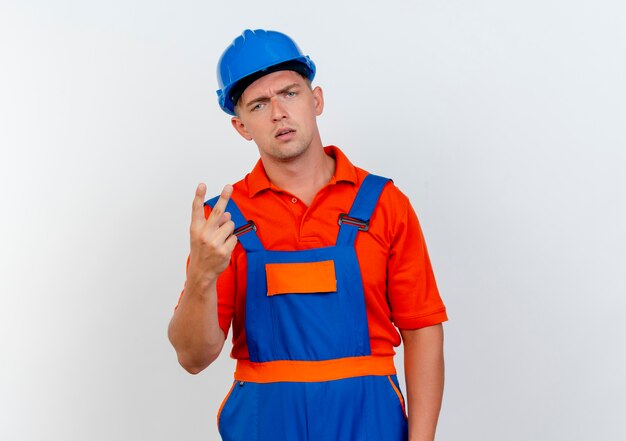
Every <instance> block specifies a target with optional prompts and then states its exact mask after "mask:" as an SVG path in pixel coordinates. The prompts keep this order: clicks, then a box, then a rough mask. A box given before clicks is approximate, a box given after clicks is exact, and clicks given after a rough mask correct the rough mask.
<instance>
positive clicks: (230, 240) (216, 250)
mask: <svg viewBox="0 0 626 441" xmlns="http://www.w3.org/2000/svg"><path fill="white" fill-rule="evenodd" d="M232 193H233V187H232V186H230V185H226V186H225V187H224V189H223V190H222V193H221V194H220V197H219V199H218V201H217V203H216V204H215V207H213V210H212V211H211V214H210V215H209V217H208V218H206V219H205V217H204V200H205V199H204V197H205V195H206V185H205V184H199V185H198V188H197V189H196V196H195V197H194V199H193V206H192V210H191V226H190V228H189V235H190V242H191V251H190V253H189V269H188V274H187V277H188V279H196V280H198V281H201V280H204V281H208V282H214V281H215V280H217V277H218V276H219V275H220V274H221V273H222V272H223V271H224V270H225V269H226V267H227V266H228V263H229V261H230V256H231V254H232V252H233V249H234V248H235V245H236V244H237V236H235V235H234V234H233V231H234V229H235V224H234V222H233V221H232V220H231V219H230V213H228V212H226V211H225V210H226V204H227V203H228V200H229V199H230V196H231V195H232Z"/></svg>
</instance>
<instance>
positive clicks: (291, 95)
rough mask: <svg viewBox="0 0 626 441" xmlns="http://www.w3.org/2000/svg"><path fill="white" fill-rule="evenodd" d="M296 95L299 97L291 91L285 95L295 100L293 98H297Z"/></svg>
mask: <svg viewBox="0 0 626 441" xmlns="http://www.w3.org/2000/svg"><path fill="white" fill-rule="evenodd" d="M296 95H297V93H296V92H294V91H293V90H290V91H289V92H287V93H286V94H285V96H286V97H287V98H293V97H294V96H296Z"/></svg>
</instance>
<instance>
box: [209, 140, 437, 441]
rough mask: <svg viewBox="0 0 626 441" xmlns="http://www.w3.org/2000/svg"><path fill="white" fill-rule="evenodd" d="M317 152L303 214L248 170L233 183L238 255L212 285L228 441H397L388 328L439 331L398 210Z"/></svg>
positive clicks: (399, 421)
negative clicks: (229, 371)
mask: <svg viewBox="0 0 626 441" xmlns="http://www.w3.org/2000/svg"><path fill="white" fill-rule="evenodd" d="M325 150H326V153H327V154H328V155H330V156H332V157H334V158H335V161H336V169H335V174H334V176H333V178H332V179H331V181H330V182H329V183H328V184H327V185H326V186H325V187H324V188H322V189H321V190H320V191H319V192H318V194H317V195H316V197H315V198H314V200H313V202H312V203H311V205H310V206H308V207H307V206H306V205H304V204H303V203H301V201H299V200H298V199H297V198H296V197H294V196H293V195H291V194H289V193H287V192H285V191H282V190H281V189H279V188H277V187H275V186H273V185H272V184H271V183H270V182H269V179H268V178H267V175H266V174H265V171H264V170H263V167H262V164H261V162H260V161H259V163H258V164H257V166H256V167H255V169H254V170H253V171H252V172H251V173H250V174H249V175H247V176H246V178H244V179H243V180H242V181H240V182H238V183H237V184H235V185H234V192H233V196H232V198H231V200H230V201H229V204H228V206H227V209H226V211H229V212H230V213H231V215H232V219H233V221H234V222H235V228H236V234H237V235H238V236H239V243H238V245H237V247H236V248H235V251H234V252H233V255H232V257H231V263H230V265H229V267H228V268H227V270H226V271H225V272H224V273H222V275H220V277H219V279H218V282H217V293H218V315H219V322H220V327H221V328H222V330H223V331H224V333H225V335H226V334H227V333H228V329H229V327H230V324H231V322H232V324H233V351H232V353H231V356H232V357H234V358H235V359H237V367H236V371H235V381H234V383H233V386H232V388H231V390H230V391H229V393H228V395H227V397H226V398H225V400H224V402H223V403H222V406H221V407H220V411H219V414H218V426H219V430H220V434H221V436H222V439H224V440H226V441H237V440H260V441H265V440H268V441H269V440H272V441H280V440H290V441H296V440H351V441H352V440H355V441H356V440H379V441H384V440H389V441H401V440H406V438H407V420H406V411H405V409H404V399H403V397H402V393H401V392H400V387H399V385H398V381H397V378H396V375H395V374H396V371H395V367H394V363H393V355H394V353H395V351H394V349H393V348H394V347H395V346H398V345H399V344H400V335H399V333H398V330H397V328H400V329H417V328H422V327H425V326H431V325H434V324H438V323H441V322H443V321H445V320H447V316H446V310H445V306H444V305H443V302H442V301H441V298H440V296H439V293H438V290H437V287H436V283H435V280H434V276H433V273H432V268H431V265H430V260H429V258H428V253H427V251H426V246H425V243H424V240H423V236H422V233H421V229H420V227H419V223H418V221H417V217H416V216H415V213H414V211H413V209H412V208H411V206H410V203H409V202H408V199H407V198H406V197H405V196H404V195H403V194H402V193H401V192H400V191H399V190H398V189H397V187H395V185H394V184H393V183H391V182H390V181H389V180H388V179H385V178H381V177H379V176H374V175H370V174H368V173H367V172H365V171H364V170H361V169H359V168H357V167H354V166H353V165H352V164H351V163H350V161H349V160H348V159H347V158H346V157H345V155H344V154H343V153H342V152H341V151H340V150H339V149H338V148H336V147H333V146H331V147H327V148H326V149H325ZM216 201H217V198H215V199H213V200H211V201H208V202H207V203H206V215H207V216H208V214H209V212H210V207H211V206H212V205H213V204H214V203H215V202H216Z"/></svg>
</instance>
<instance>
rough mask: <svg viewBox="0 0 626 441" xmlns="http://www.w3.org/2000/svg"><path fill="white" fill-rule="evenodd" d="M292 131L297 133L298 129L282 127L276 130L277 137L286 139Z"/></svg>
mask: <svg viewBox="0 0 626 441" xmlns="http://www.w3.org/2000/svg"><path fill="white" fill-rule="evenodd" d="M292 133H296V131H295V130H294V129H290V128H288V127H286V128H284V129H280V130H279V131H278V132H276V138H278V139H285V138H288V137H290V136H291V134H292Z"/></svg>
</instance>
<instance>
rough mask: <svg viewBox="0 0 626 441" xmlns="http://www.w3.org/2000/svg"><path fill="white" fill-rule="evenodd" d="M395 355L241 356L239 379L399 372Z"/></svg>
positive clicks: (332, 377)
mask: <svg viewBox="0 0 626 441" xmlns="http://www.w3.org/2000/svg"><path fill="white" fill-rule="evenodd" d="M395 373H396V367H395V366H394V364H393V356H388V357H375V356H371V355H368V356H363V357H346V358H336V359H333V360H323V361H300V360H277V361H266V362H262V363H256V362H252V361H250V360H249V359H243V360H237V368H236V369H235V380H237V381H252V382H254V383H274V382H277V381H297V382H315V381H331V380H341V379H343V378H352V377H361V376H364V375H395Z"/></svg>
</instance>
